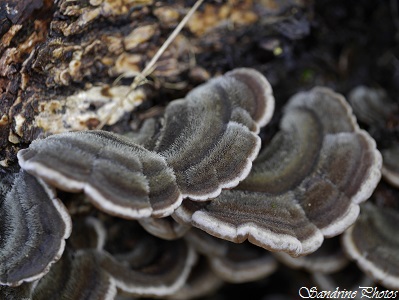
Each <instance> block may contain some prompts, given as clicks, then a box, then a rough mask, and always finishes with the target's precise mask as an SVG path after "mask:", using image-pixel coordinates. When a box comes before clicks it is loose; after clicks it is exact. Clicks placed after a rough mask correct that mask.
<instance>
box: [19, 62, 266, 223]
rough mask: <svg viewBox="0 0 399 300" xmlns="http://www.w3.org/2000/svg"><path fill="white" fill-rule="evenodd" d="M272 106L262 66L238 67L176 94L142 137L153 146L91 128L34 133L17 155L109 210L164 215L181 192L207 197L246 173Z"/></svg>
mask: <svg viewBox="0 0 399 300" xmlns="http://www.w3.org/2000/svg"><path fill="white" fill-rule="evenodd" d="M273 109H274V98H273V96H272V94H271V87H270V85H269V84H268V83H267V81H266V79H265V78H264V77H263V76H262V74H260V73H259V72H257V71H255V70H252V69H237V70H234V71H232V72H230V73H229V74H227V75H225V76H221V77H219V78H216V79H213V80H210V81H209V82H208V83H206V84H204V85H202V86H200V87H198V88H196V89H194V90H193V91H191V92H190V93H189V94H188V95H187V97H186V99H181V100H175V101H172V102H171V103H170V104H169V105H168V107H167V108H166V112H165V120H164V126H163V127H162V129H161V131H160V132H159V133H156V131H157V127H158V124H157V123H156V122H155V123H154V122H149V123H147V125H148V126H147V125H146V126H147V127H148V128H146V129H145V130H144V129H143V131H142V132H141V133H140V134H138V135H137V136H136V139H137V141H138V143H142V144H144V145H147V146H148V147H149V148H150V149H151V150H148V149H146V148H144V147H143V146H141V145H137V144H136V143H135V142H134V141H132V140H129V139H128V138H125V137H122V136H119V135H117V134H113V133H110V132H105V131H86V132H73V133H63V134H56V135H53V136H50V137H48V138H46V139H43V140H36V141H34V142H32V144H31V145H30V147H29V148H28V149H24V150H21V151H19V153H18V159H19V163H20V165H21V167H22V168H23V169H25V170H26V171H28V172H29V173H31V174H33V175H35V176H37V177H40V178H42V179H43V180H44V181H46V182H47V183H49V184H51V185H53V186H55V187H57V188H59V189H62V190H65V191H69V192H80V191H83V192H84V193H85V194H86V195H87V196H88V198H89V199H90V201H91V202H92V203H93V204H94V205H95V206H96V207H98V208H99V209H101V210H103V211H105V212H107V213H109V214H111V215H116V216H120V217H123V218H128V219H140V218H147V217H165V216H168V215H170V214H172V213H173V211H174V210H175V209H176V208H177V207H178V206H179V205H180V204H181V201H182V198H183V197H191V198H192V199H196V200H208V199H209V198H212V197H216V196H217V195H219V194H220V192H221V190H222V189H223V188H232V187H234V186H236V185H237V184H238V183H239V181H241V180H243V179H244V178H245V177H246V176H247V175H248V173H249V171H250V169H251V166H252V161H253V160H254V159H255V158H256V156H257V155H258V152H259V148H260V138H259V137H258V136H257V135H256V133H257V132H258V131H259V127H260V126H263V125H264V124H266V123H267V122H268V121H269V120H270V118H271V115H272V112H273ZM148 139H150V140H148ZM152 150H153V151H152Z"/></svg>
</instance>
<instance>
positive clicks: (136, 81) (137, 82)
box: [97, 0, 204, 129]
mask: <svg viewBox="0 0 399 300" xmlns="http://www.w3.org/2000/svg"><path fill="white" fill-rule="evenodd" d="M202 2H204V0H197V2H195V4H194V5H193V7H191V8H190V10H189V11H188V12H187V14H186V15H185V17H184V18H183V19H182V20H181V21H180V23H179V24H178V25H177V26H176V28H175V29H174V30H173V32H172V33H171V34H170V36H169V37H168V38H167V40H166V41H165V42H164V43H163V45H162V46H161V48H159V49H158V51H157V53H155V55H154V57H153V58H152V59H151V60H150V62H149V63H148V64H147V65H146V66H145V68H144V70H143V71H141V72H140V73H139V74H137V76H136V77H135V78H134V80H133V83H132V84H131V85H130V89H129V92H127V94H126V95H125V98H127V97H129V95H130V94H131V93H132V92H133V91H134V90H135V89H136V88H137V87H138V86H139V85H141V84H142V82H143V81H144V80H145V78H146V77H147V76H148V75H150V74H151V73H152V72H153V71H154V69H155V64H156V62H157V61H158V59H159V58H160V57H161V55H162V54H163V53H164V52H165V50H166V49H167V48H168V47H169V46H170V44H171V43H172V42H173V41H174V39H175V38H176V36H177V35H178V34H179V33H180V31H181V30H182V29H183V27H184V26H185V25H186V24H187V22H188V20H189V19H190V18H191V16H192V15H193V14H194V12H195V11H196V10H197V9H198V7H199V6H200V5H201V4H202ZM117 106H118V105H115V109H116V107H117ZM115 109H114V110H115ZM114 110H112V111H111V113H110V114H109V115H108V116H107V117H106V118H104V119H103V120H102V122H101V123H100V124H99V125H98V126H97V129H101V128H103V127H104V125H105V124H106V123H107V122H108V120H109V118H110V116H111V114H112V112H113V111H114Z"/></svg>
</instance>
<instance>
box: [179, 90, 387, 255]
mask: <svg viewBox="0 0 399 300" xmlns="http://www.w3.org/2000/svg"><path fill="white" fill-rule="evenodd" d="M280 128H281V130H280V131H279V132H278V133H277V134H276V135H275V137H274V138H273V140H272V141H271V142H270V144H268V145H266V146H265V148H264V149H263V151H262V152H261V153H260V155H259V157H258V158H257V159H256V161H255V162H254V165H253V168H252V171H251V173H250V174H249V176H248V177H247V178H246V179H245V180H244V181H243V182H242V183H241V184H240V185H239V186H238V187H237V188H235V189H233V190H226V191H223V192H222V193H221V195H220V196H218V197H217V198H216V199H213V200H212V201H210V202H209V203H206V204H205V205H203V206H199V207H198V208H196V207H195V205H193V204H192V203H191V204H190V201H189V200H185V201H184V202H183V204H182V206H181V207H179V208H178V209H177V210H176V211H175V214H174V217H175V218H176V219H177V220H180V221H183V222H186V223H191V224H192V225H194V226H195V227H198V228H200V229H202V230H204V231H206V232H208V233H210V234H212V235H214V236H217V237H219V238H223V239H227V240H230V241H233V242H238V243H241V242H243V241H244V240H246V239H248V240H249V241H250V242H251V243H254V244H256V245H258V246H261V247H263V248H266V249H268V250H271V251H284V252H288V253H289V254H290V255H293V256H299V255H305V254H309V253H312V252H314V251H315V250H316V249H318V248H319V247H320V245H321V244H322V242H323V239H324V237H332V236H335V235H338V234H340V233H342V232H343V231H344V230H345V229H347V228H348V227H349V226H350V225H351V224H353V222H354V221H355V220H356V218H357V216H358V213H359V205H358V204H359V203H361V202H362V201H365V200H366V199H368V198H369V197H370V195H371V193H372V192H373V190H374V188H375V187H376V185H377V183H378V181H379V179H380V177H381V172H380V169H381V154H380V153H379V152H378V150H377V149H376V145H375V142H374V140H373V139H372V138H371V137H370V136H369V135H368V134H367V133H366V132H365V131H363V130H360V129H359V127H358V125H357V124H356V119H355V117H354V116H353V115H352V113H351V109H350V107H349V105H348V104H347V103H346V101H345V99H344V98H343V97H342V96H340V95H338V94H335V93H334V92H332V91H331V90H329V89H326V88H315V89H313V90H312V91H310V92H307V93H299V94H297V95H295V96H294V97H293V98H292V99H291V100H290V101H289V103H288V104H287V106H286V108H285V114H284V116H283V119H282V121H281V123H280ZM187 206H188V208H187Z"/></svg>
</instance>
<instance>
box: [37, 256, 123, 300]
mask: <svg viewBox="0 0 399 300" xmlns="http://www.w3.org/2000/svg"><path fill="white" fill-rule="evenodd" d="M100 253H101V252H98V251H97V250H77V251H68V249H67V251H66V252H65V254H64V255H63V256H62V258H61V259H60V261H58V262H57V263H56V264H55V265H54V266H53V267H52V268H51V270H50V272H49V273H48V274H47V275H46V276H45V277H43V278H42V279H41V280H40V281H39V282H38V284H37V286H36V287H35V289H34V291H33V297H32V298H33V299H35V300H48V299H104V300H112V299H114V298H115V296H116V293H117V290H116V285H115V282H114V281H113V279H112V278H111V277H110V276H109V274H107V272H105V271H104V270H103V269H102V268H101V265H100V261H101V254H100Z"/></svg>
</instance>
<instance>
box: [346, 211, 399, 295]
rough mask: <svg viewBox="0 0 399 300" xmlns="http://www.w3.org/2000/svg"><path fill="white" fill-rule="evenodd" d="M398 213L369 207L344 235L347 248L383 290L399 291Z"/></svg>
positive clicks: (350, 254) (350, 255)
mask: <svg viewBox="0 0 399 300" xmlns="http://www.w3.org/2000/svg"><path fill="white" fill-rule="evenodd" d="M398 223H399V213H398V211H397V210H394V209H390V208H384V207H377V206H375V205H373V204H371V203H365V204H363V205H362V207H361V213H360V216H359V218H358V219H357V221H356V223H355V224H354V225H353V226H352V227H350V228H349V229H348V230H347V231H346V232H345V233H344V235H343V237H342V241H343V243H342V244H343V247H344V250H345V251H346V252H347V253H348V255H349V257H351V258H352V259H354V260H355V261H356V262H357V264H358V266H359V268H360V269H361V270H363V271H364V272H365V273H366V274H368V275H369V276H370V277H372V278H373V279H374V280H376V281H378V282H380V283H381V284H382V285H383V286H386V287H388V288H391V289H396V290H397V289H399V237H398V232H397V227H398Z"/></svg>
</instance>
